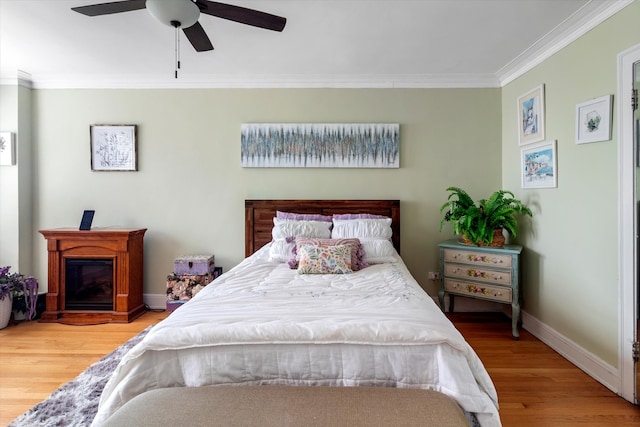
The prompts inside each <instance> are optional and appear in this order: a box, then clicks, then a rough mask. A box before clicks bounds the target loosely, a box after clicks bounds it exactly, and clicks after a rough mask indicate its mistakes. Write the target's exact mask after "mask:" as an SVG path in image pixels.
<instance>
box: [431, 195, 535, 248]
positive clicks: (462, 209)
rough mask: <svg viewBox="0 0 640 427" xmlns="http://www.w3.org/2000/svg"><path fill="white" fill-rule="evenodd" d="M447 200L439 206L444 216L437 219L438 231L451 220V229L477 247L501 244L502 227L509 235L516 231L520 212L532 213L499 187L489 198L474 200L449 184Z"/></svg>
mask: <svg viewBox="0 0 640 427" xmlns="http://www.w3.org/2000/svg"><path fill="white" fill-rule="evenodd" d="M447 191H449V197H448V198H447V202H446V203H445V204H443V205H442V207H441V208H440V213H443V212H444V217H443V218H442V220H441V221H440V231H442V228H443V227H444V224H445V223H447V222H450V223H451V224H452V226H453V232H454V233H455V234H459V235H460V236H461V238H462V241H463V242H464V243H467V244H473V245H477V246H503V245H504V236H503V234H502V230H503V229H505V230H507V231H508V232H509V235H510V236H512V237H516V236H517V233H518V229H517V228H518V220H517V216H519V215H528V216H532V215H533V214H532V213H531V209H529V208H528V207H526V206H525V205H524V204H523V203H522V202H521V201H520V200H518V199H516V198H515V196H514V194H513V193H512V192H511V191H506V190H498V191H496V192H494V193H493V194H492V195H491V197H489V198H488V199H481V200H479V201H478V202H477V203H476V202H475V201H474V200H473V199H472V198H471V197H470V196H469V194H467V192H466V191H464V190H462V189H461V188H458V187H449V188H447Z"/></svg>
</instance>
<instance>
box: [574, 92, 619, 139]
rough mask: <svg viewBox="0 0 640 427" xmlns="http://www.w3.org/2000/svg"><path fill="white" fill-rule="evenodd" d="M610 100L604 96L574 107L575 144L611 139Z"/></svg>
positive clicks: (609, 96)
mask: <svg viewBox="0 0 640 427" xmlns="http://www.w3.org/2000/svg"><path fill="white" fill-rule="evenodd" d="M612 99H613V95H605V96H601V97H600V98H596V99H592V100H590V101H586V102H583V103H581V104H578V105H576V144H587V143H589V142H599V141H609V140H610V139H611V118H612V116H613V108H612V105H613V103H612V102H611V101H612Z"/></svg>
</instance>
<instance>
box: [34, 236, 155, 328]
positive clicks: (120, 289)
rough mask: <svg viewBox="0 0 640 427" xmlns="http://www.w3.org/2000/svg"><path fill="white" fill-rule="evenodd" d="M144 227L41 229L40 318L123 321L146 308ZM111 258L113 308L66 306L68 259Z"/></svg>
mask: <svg viewBox="0 0 640 427" xmlns="http://www.w3.org/2000/svg"><path fill="white" fill-rule="evenodd" d="M146 231H147V229H146V228H138V229H128V228H96V229H92V230H86V231H85V230H82V231H81V230H78V229H72V228H58V229H50V230H40V233H41V234H42V235H43V236H44V237H45V239H47V252H48V254H49V256H48V276H47V277H48V291H47V298H46V310H45V312H44V313H43V314H42V317H41V322H60V323H69V324H96V323H107V322H116V323H126V322H130V321H132V320H133V319H135V318H136V317H138V316H140V315H141V314H142V313H144V312H145V310H146V308H145V305H144V302H143V274H142V271H143V238H144V233H145V232H146ZM68 258H69V259H91V258H99V259H112V260H113V310H66V309H65V281H66V276H65V262H66V260H67V259H68Z"/></svg>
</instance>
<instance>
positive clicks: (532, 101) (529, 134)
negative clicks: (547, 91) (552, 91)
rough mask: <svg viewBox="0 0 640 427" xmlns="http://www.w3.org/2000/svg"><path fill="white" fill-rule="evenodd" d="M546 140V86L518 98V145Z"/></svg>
mask: <svg viewBox="0 0 640 427" xmlns="http://www.w3.org/2000/svg"><path fill="white" fill-rule="evenodd" d="M542 140H544V85H543V84H542V85H540V86H538V87H536V88H535V89H532V90H530V91H529V92H527V93H525V94H524V95H522V96H520V97H518V143H519V144H520V145H525V144H531V143H533V142H538V141H542Z"/></svg>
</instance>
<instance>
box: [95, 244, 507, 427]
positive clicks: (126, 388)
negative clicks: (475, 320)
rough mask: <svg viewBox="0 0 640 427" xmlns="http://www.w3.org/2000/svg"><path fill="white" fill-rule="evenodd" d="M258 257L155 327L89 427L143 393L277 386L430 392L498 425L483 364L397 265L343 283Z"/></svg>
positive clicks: (264, 252) (123, 366)
mask: <svg viewBox="0 0 640 427" xmlns="http://www.w3.org/2000/svg"><path fill="white" fill-rule="evenodd" d="M267 246H268V245H267ZM268 259H269V257H268V247H264V248H262V249H261V250H259V251H258V252H257V253H256V254H254V255H252V256H251V257H249V258H247V259H245V260H244V261H243V262H242V263H240V264H239V265H238V266H236V267H235V268H233V269H232V270H230V271H229V272H227V273H226V274H224V275H222V276H221V277H219V278H218V279H216V280H215V282H213V284H211V285H209V286H207V287H206V288H204V289H203V290H202V291H200V293H198V295H197V296H196V297H195V298H193V299H192V300H191V301H190V302H188V303H187V304H186V305H185V306H183V307H181V308H180V309H179V310H177V311H175V312H174V313H173V314H171V315H170V316H169V317H168V318H167V319H165V320H164V321H162V322H161V323H159V324H158V325H156V326H154V327H153V329H152V330H151V331H150V332H149V334H148V335H147V336H146V337H145V338H144V340H143V341H142V342H141V343H140V344H138V345H137V346H136V347H134V348H133V349H131V351H130V352H129V353H128V354H127V355H126V356H125V357H124V358H123V360H122V361H121V363H120V365H119V366H118V368H117V369H116V370H115V372H114V374H113V376H112V377H111V379H110V380H109V382H108V383H107V385H106V387H105V389H104V391H103V394H102V397H101V400H100V407H99V410H98V414H97V416H96V418H95V420H94V423H93V425H94V426H99V425H100V424H101V423H103V422H104V421H105V420H106V419H107V418H108V417H109V416H110V415H111V414H112V413H113V412H114V411H115V410H117V409H118V408H119V407H120V406H122V405H123V404H124V403H126V402H127V401H128V400H130V399H131V398H133V397H135V396H136V395H138V394H140V393H143V392H144V391H147V390H150V389H156V388H162V387H175V386H190V387H198V386H206V385H217V384H229V385H233V384H235V385H240V384H246V385H249V384H252V385H253V384H288V385H331V386H390V387H406V388H423V389H431V390H436V391H440V392H443V393H445V394H447V395H449V396H451V397H452V398H454V399H455V400H456V401H457V402H458V403H459V404H460V406H461V407H462V408H463V409H465V410H466V411H468V412H473V413H476V416H477V418H478V421H479V422H480V423H481V425H482V426H483V427H484V426H487V427H492V426H500V419H499V416H498V410H497V406H498V404H497V395H496V391H495V388H494V386H493V383H492V382H491V379H490V378H489V375H488V374H487V372H486V370H485V368H484V367H483V365H482V363H481V362H480V360H479V359H478V357H477V355H476V354H475V352H474V351H473V350H472V349H471V347H470V346H469V345H468V344H467V343H466V342H465V341H464V339H463V338H462V336H461V335H460V333H459V332H458V331H457V330H456V329H455V328H454V327H453V325H452V324H451V323H450V322H449V320H448V319H447V318H446V317H445V316H444V315H443V314H442V312H441V311H440V309H439V308H438V307H437V306H436V304H435V303H434V302H433V301H432V299H431V298H430V297H429V296H428V295H427V294H426V293H425V292H424V291H423V290H422V289H421V288H420V286H419V285H418V283H417V282H416V281H415V280H414V279H413V277H412V276H411V275H410V273H409V271H408V270H407V268H406V266H405V264H404V263H403V262H402V260H401V259H400V258H399V257H398V258H397V262H394V263H388V264H377V265H372V266H370V267H368V268H365V269H363V270H361V271H359V272H356V273H353V274H345V275H299V274H297V271H296V270H290V269H289V268H288V266H287V264H286V263H275V262H269V261H268Z"/></svg>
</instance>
